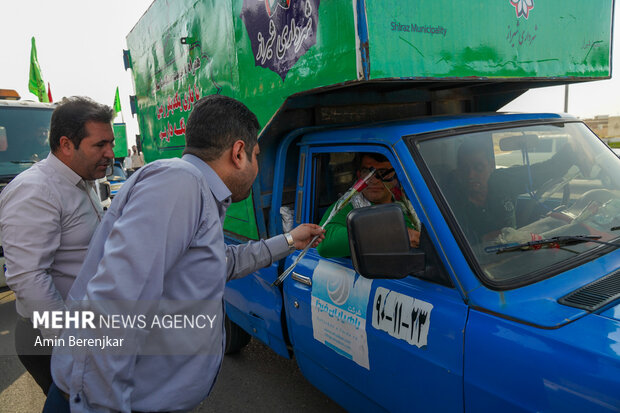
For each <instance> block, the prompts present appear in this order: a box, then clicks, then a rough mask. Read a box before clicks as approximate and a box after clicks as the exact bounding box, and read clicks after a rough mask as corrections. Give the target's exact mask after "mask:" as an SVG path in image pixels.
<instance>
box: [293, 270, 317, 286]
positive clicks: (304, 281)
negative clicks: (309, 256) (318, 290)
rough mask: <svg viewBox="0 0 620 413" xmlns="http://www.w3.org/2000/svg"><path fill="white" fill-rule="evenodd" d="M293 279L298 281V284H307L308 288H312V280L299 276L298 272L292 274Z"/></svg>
mask: <svg viewBox="0 0 620 413" xmlns="http://www.w3.org/2000/svg"><path fill="white" fill-rule="evenodd" d="M291 277H292V278H293V279H294V280H295V281H297V282H300V283H302V284H305V285H307V286H308V287H312V279H311V278H310V277H306V276H305V275H301V274H297V273H296V272H293V274H291Z"/></svg>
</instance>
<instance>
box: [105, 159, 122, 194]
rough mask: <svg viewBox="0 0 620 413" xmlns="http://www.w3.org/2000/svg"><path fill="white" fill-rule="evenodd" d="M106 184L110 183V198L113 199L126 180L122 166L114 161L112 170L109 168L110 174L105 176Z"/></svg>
mask: <svg viewBox="0 0 620 413" xmlns="http://www.w3.org/2000/svg"><path fill="white" fill-rule="evenodd" d="M106 178H107V180H108V182H109V183H110V198H114V197H115V196H116V193H117V192H118V190H119V189H121V186H123V184H124V183H125V181H126V180H127V175H126V174H125V170H124V169H123V165H122V164H121V163H120V162H118V161H116V162H114V165H113V166H112V168H110V173H108V174H107V175H106Z"/></svg>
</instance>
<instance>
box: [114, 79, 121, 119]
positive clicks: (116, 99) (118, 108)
mask: <svg viewBox="0 0 620 413" xmlns="http://www.w3.org/2000/svg"><path fill="white" fill-rule="evenodd" d="M120 111H121V98H119V97H118V86H117V87H116V95H114V114H115V115H116V114H117V113H118V112H120Z"/></svg>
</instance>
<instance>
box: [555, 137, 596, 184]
mask: <svg viewBox="0 0 620 413" xmlns="http://www.w3.org/2000/svg"><path fill="white" fill-rule="evenodd" d="M558 155H560V156H562V157H563V158H564V159H568V160H569V162H570V163H569V165H576V166H577V167H578V168H579V170H580V171H581V174H582V175H583V176H584V177H589V176H590V172H591V170H592V165H594V155H593V154H592V152H591V151H590V149H589V148H588V147H584V145H581V144H580V143H579V142H577V140H576V139H569V140H568V143H567V144H566V145H564V146H563V147H562V149H560V150H559V151H558Z"/></svg>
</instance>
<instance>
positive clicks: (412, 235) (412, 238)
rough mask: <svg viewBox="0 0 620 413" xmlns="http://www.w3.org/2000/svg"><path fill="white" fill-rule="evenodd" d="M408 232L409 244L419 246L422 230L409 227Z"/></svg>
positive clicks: (414, 246)
mask: <svg viewBox="0 0 620 413" xmlns="http://www.w3.org/2000/svg"><path fill="white" fill-rule="evenodd" d="M407 232H408V233H409V245H410V246H411V247H413V248H418V247H419V246H420V231H416V230H415V229H412V228H407Z"/></svg>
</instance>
